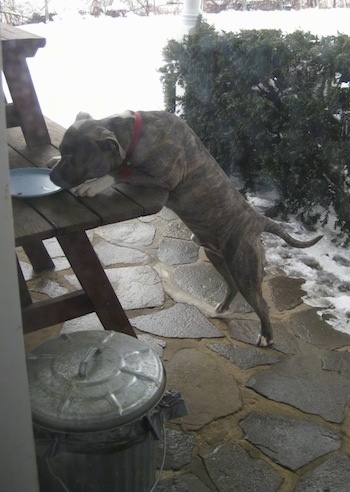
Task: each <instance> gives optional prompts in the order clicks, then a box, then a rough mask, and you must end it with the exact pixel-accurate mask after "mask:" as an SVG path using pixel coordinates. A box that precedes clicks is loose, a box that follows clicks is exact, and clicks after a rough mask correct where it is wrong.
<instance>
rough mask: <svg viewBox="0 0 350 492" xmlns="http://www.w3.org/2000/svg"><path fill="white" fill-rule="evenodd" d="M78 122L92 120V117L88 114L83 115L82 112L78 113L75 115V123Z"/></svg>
mask: <svg viewBox="0 0 350 492" xmlns="http://www.w3.org/2000/svg"><path fill="white" fill-rule="evenodd" d="M80 120H92V116H91V114H89V113H84V111H80V113H78V114H77V117H76V118H75V121H80Z"/></svg>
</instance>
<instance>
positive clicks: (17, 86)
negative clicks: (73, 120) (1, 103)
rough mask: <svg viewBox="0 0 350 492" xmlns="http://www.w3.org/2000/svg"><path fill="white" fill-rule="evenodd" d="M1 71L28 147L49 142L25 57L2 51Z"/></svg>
mask: <svg viewBox="0 0 350 492" xmlns="http://www.w3.org/2000/svg"><path fill="white" fill-rule="evenodd" d="M3 71H4V74H5V78H6V81H7V85H8V88H9V90H10V92H11V96H12V100H13V103H14V109H15V111H16V113H17V114H18V115H19V119H20V121H19V124H20V125H21V127H22V130H23V134H24V138H25V140H26V142H27V145H28V146H29V147H33V146H35V145H44V144H49V143H50V142H51V140H50V136H49V132H48V130H47V126H46V123H45V119H44V117H43V115H42V112H41V109H40V105H39V101H38V97H37V95H36V92H35V89H34V85H33V81H32V78H31V76H30V73H29V69H28V65H27V60H26V59H25V57H22V56H18V55H16V53H15V52H12V53H11V52H10V53H3Z"/></svg>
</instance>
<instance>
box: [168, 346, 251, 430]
mask: <svg viewBox="0 0 350 492" xmlns="http://www.w3.org/2000/svg"><path fill="white" fill-rule="evenodd" d="M166 372H167V380H168V388H176V389H177V391H180V392H181V395H182V397H183V399H184V400H185V402H186V404H187V405H188V407H189V410H190V413H189V415H186V416H185V417H182V418H181V426H182V428H183V429H185V430H198V429H201V428H202V427H204V426H205V425H207V424H208V423H210V422H212V421H213V420H216V419H219V418H222V417H226V416H227V415H232V414H233V413H235V412H237V411H238V410H239V409H240V408H241V399H240V394H239V388H238V385H237V383H236V380H235V378H234V376H233V375H232V374H231V373H230V371H229V370H227V367H226V365H225V361H223V364H222V363H220V358H219V357H215V356H213V357H210V356H208V354H207V353H203V352H200V351H199V350H196V349H189V348H188V349H182V350H179V351H178V352H177V353H176V354H175V356H174V357H172V359H171V360H170V361H169V362H167V363H166ZM218 392H219V393H220V397H217V395H218Z"/></svg>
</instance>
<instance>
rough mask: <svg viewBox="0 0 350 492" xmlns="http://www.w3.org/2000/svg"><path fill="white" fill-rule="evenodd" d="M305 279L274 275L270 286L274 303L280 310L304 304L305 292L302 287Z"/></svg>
mask: <svg viewBox="0 0 350 492" xmlns="http://www.w3.org/2000/svg"><path fill="white" fill-rule="evenodd" d="M303 283H304V280H302V279H297V278H289V277H285V276H280V277H273V278H271V279H270V280H269V287H270V290H271V295H272V299H273V303H274V305H275V306H276V308H277V309H278V311H287V310H289V309H293V308H295V307H296V306H299V305H300V304H302V302H303V301H302V299H301V296H302V295H304V294H305V291H303V290H302V289H301V288H300V287H301V285H302V284H303Z"/></svg>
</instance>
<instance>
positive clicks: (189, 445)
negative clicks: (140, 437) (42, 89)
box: [157, 429, 196, 470]
mask: <svg viewBox="0 0 350 492" xmlns="http://www.w3.org/2000/svg"><path fill="white" fill-rule="evenodd" d="M165 440H166V453H165V461H164V470H180V469H181V468H182V467H183V466H185V465H188V464H189V463H191V460H192V454H193V450H194V447H195V445H196V439H195V438H194V437H193V436H189V435H188V434H185V433H184V432H179V431H176V430H173V429H166V438H165ZM163 454H164V439H163V440H161V441H160V442H159V445H158V451H157V464H158V467H160V465H161V463H162V459H163Z"/></svg>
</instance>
